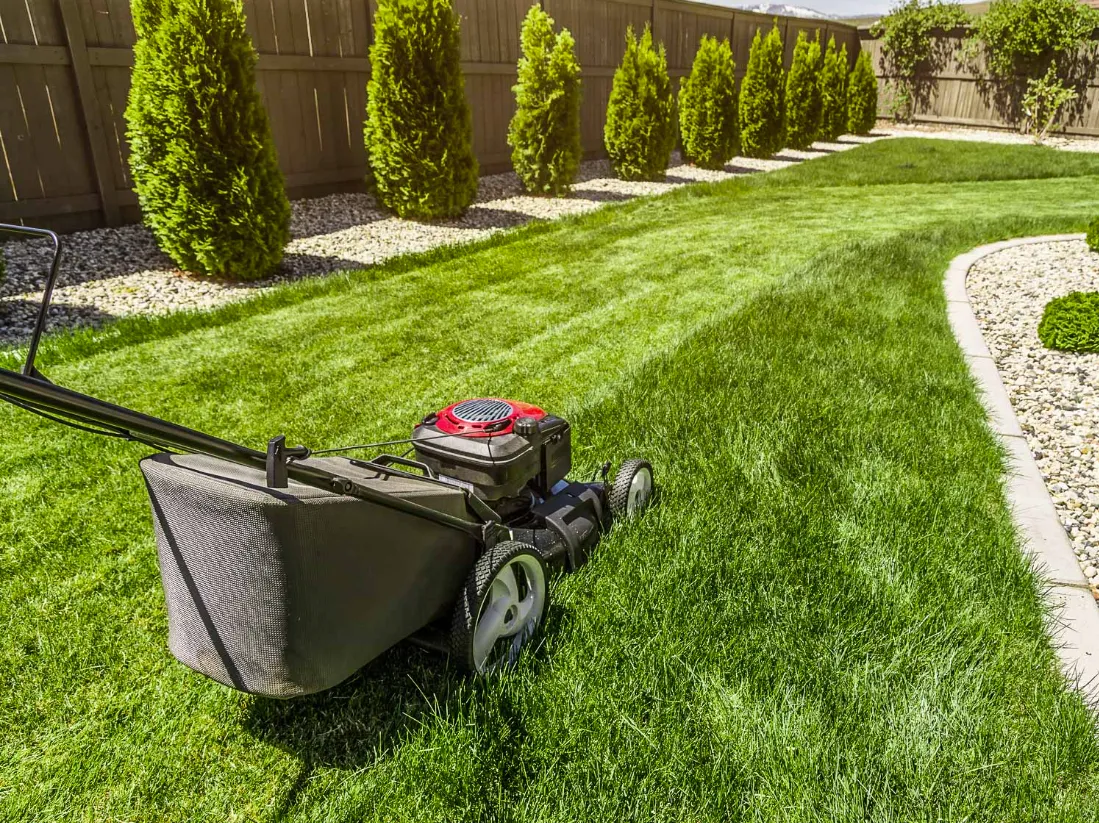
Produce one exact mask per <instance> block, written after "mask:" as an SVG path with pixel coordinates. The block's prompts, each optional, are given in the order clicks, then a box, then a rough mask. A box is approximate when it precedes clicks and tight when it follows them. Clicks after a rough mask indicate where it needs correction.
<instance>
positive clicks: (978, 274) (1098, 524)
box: [966, 240, 1099, 587]
mask: <svg viewBox="0 0 1099 823" xmlns="http://www.w3.org/2000/svg"><path fill="white" fill-rule="evenodd" d="M966 285H967V291H968V292H969V300H970V303H971V305H972V306H973V311H974V313H975V314H976V316H977V321H978V323H979V324H980V326H981V332H982V334H983V335H984V338H985V342H986V343H987V344H988V347H989V349H990V350H991V352H992V356H993V357H994V358H995V360H996V365H997V367H998V368H999V371H1000V377H1001V379H1002V380H1003V383H1004V386H1005V387H1006V388H1007V391H1008V394H1009V395H1010V397H1011V405H1012V406H1013V407H1014V409H1015V415H1016V417H1018V419H1019V424H1020V425H1021V426H1022V429H1023V433H1024V434H1025V435H1026V439H1027V442H1028V443H1029V444H1030V448H1031V451H1032V452H1033V454H1034V458H1035V460H1036V461H1037V463H1038V467H1039V469H1041V471H1042V475H1043V477H1045V480H1046V485H1047V486H1048V487H1049V491H1050V494H1051V495H1052V496H1053V502H1054V505H1055V506H1056V508H1057V514H1058V516H1059V517H1060V518H1061V522H1062V524H1064V527H1065V530H1066V531H1067V532H1068V535H1069V537H1070V538H1071V540H1072V544H1073V548H1074V550H1075V551H1076V556H1077V558H1078V559H1079V561H1080V566H1081V567H1082V568H1083V570H1084V575H1085V577H1087V579H1088V582H1089V583H1090V584H1091V585H1092V586H1093V587H1095V586H1099V354H1078V353H1073V352H1060V351H1051V350H1050V349H1047V348H1045V347H1044V346H1043V345H1042V344H1041V342H1040V341H1039V340H1038V322H1039V321H1040V320H1041V318H1042V312H1043V310H1044V309H1045V306H1046V304H1047V303H1048V302H1049V301H1050V300H1052V299H1053V298H1055V297H1061V296H1063V295H1066V294H1068V293H1070V292H1073V291H1097V290H1099V254H1094V253H1092V252H1090V251H1089V250H1088V247H1087V245H1086V244H1085V243H1084V242H1083V241H1082V240H1073V241H1067V242H1050V243H1037V244H1033V245H1025V246H1016V247H1014V248H1010V249H1006V250H1004V251H1000V252H995V253H993V254H991V255H988V256H987V257H984V258H982V259H981V260H980V261H978V262H977V264H976V265H975V266H974V267H973V268H972V269H970V272H969V278H968V280H967V284H966Z"/></svg>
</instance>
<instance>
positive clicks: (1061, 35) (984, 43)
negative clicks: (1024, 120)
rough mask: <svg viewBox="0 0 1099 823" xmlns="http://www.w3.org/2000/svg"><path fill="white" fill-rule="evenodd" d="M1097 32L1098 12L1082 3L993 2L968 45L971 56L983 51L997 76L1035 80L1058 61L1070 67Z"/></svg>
mask: <svg viewBox="0 0 1099 823" xmlns="http://www.w3.org/2000/svg"><path fill="white" fill-rule="evenodd" d="M1096 28H1099V11H1096V10H1095V9H1092V8H1089V7H1088V6H1086V5H1084V4H1083V3H1081V2H1079V0H993V3H992V5H991V6H990V7H989V9H988V13H987V14H984V15H982V16H981V17H978V18H977V19H976V20H975V21H974V23H973V27H972V31H971V34H970V36H969V38H968V39H967V42H966V47H967V50H968V51H969V52H970V53H971V54H973V55H975V54H976V53H978V52H981V51H983V53H984V56H985V60H986V63H987V65H988V70H989V72H990V73H991V74H992V76H993V77H997V78H1000V79H1012V78H1015V77H1018V76H1023V77H1028V78H1035V77H1038V76H1040V75H1042V74H1043V73H1045V72H1046V71H1047V70H1048V68H1049V66H1050V64H1052V63H1053V62H1055V61H1058V60H1059V61H1061V62H1062V63H1063V64H1065V65H1066V66H1067V65H1068V63H1070V62H1071V58H1074V57H1076V52H1077V51H1078V50H1079V49H1080V48H1081V47H1083V46H1085V45H1086V44H1087V43H1088V40H1089V38H1090V37H1091V35H1092V34H1093V33H1094V32H1095V30H1096ZM1065 58H1070V59H1069V60H1066V59H1065Z"/></svg>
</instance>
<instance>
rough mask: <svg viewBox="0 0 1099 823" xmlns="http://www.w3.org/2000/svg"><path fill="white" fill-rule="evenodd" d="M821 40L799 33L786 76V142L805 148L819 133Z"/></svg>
mask: <svg viewBox="0 0 1099 823" xmlns="http://www.w3.org/2000/svg"><path fill="white" fill-rule="evenodd" d="M820 62H821V54H820V41H819V40H814V41H812V42H810V41H809V38H808V37H806V35H805V32H804V31H800V32H798V39H797V42H796V43H795V44H794V59H793V62H792V63H791V65H790V72H789V73H788V74H787V75H786V144H787V145H788V146H790V148H793V149H799V150H805V149H807V148H809V147H810V146H812V145H813V141H814V140H816V139H817V135H818V134H819V133H820V115H821V87H820Z"/></svg>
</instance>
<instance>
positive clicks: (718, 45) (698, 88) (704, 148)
mask: <svg viewBox="0 0 1099 823" xmlns="http://www.w3.org/2000/svg"><path fill="white" fill-rule="evenodd" d="M736 116H737V112H736V64H735V63H734V62H733V50H732V48H731V47H730V46H729V41H728V40H722V41H718V40H717V38H715V37H708V36H707V37H703V38H702V40H701V41H700V42H699V44H698V51H697V52H696V53H695V59H694V65H692V66H691V74H690V76H688V77H687V78H685V79H684V80H683V83H682V84H681V85H680V87H679V133H680V135H681V139H682V141H683V152H684V154H685V155H686V156H687V158H688V159H689V160H690V161H691V162H692V163H694V164H695V165H697V166H701V167H702V168H704V169H721V168H724V166H725V163H726V162H727V161H728V160H729V159H730V158H732V157H733V156H734V155H736V150H737V145H736V144H737V139H736Z"/></svg>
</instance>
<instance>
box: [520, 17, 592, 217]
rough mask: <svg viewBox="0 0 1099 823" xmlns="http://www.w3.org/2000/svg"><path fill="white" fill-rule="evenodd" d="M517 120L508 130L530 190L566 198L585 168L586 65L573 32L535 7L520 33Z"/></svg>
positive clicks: (524, 182)
mask: <svg viewBox="0 0 1099 823" xmlns="http://www.w3.org/2000/svg"><path fill="white" fill-rule="evenodd" d="M520 41H521V44H522V48H523V56H522V57H521V58H519V82H518V84H517V85H516V86H515V87H514V88H513V89H512V90H513V91H514V92H515V103H516V109H515V116H514V117H513V118H512V120H511V126H510V128H509V129H508V145H509V146H511V148H512V152H511V162H512V165H513V166H514V167H515V173H516V174H518V175H519V179H520V180H522V181H523V185H524V186H525V187H526V189H527V191H530V192H535V193H537V194H554V195H557V194H565V193H567V192H568V190H569V187H570V186H571V185H572V181H573V179H574V178H575V177H576V172H577V170H579V168H580V158H581V156H582V155H583V148H582V147H581V145H580V63H579V62H578V61H577V59H576V43H575V41H574V40H573V39H572V35H571V34H569V31H568V29H563V30H562V31H561V32H560V33H558V34H554V31H553V18H551V17H550V16H549V15H548V14H546V13H545V12H544V11H542V9H541V7H540V6H537V5H535V6H531V9H530V11H529V12H527V17H526V20H524V21H523V30H522V34H521V35H520Z"/></svg>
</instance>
